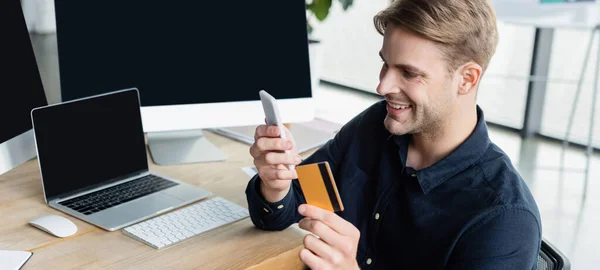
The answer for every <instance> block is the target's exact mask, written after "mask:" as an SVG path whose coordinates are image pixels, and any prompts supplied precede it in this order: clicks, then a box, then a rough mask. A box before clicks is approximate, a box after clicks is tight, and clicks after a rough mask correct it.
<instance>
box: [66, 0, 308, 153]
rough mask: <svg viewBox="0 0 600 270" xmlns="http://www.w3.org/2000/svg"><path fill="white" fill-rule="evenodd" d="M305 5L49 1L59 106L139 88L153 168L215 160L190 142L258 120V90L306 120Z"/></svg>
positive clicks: (288, 117) (292, 116) (300, 1)
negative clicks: (210, 131)
mask: <svg viewBox="0 0 600 270" xmlns="http://www.w3.org/2000/svg"><path fill="white" fill-rule="evenodd" d="M305 8H306V7H305V1H304V0H293V1H292V0H287V1H280V0H266V1H178V2H165V1H147V0H128V1H121V0H103V1H71V0H55V10H56V21H57V40H58V52H59V66H60V81H61V93H62V98H63V101H65V100H71V99H75V98H80V97H85V96H91V95H95V94H100V93H105V92H109V91H114V90H119V89H125V88H132V87H135V88H138V89H139V91H140V98H141V102H142V106H143V107H142V120H143V126H144V131H145V132H148V144H149V147H150V151H151V153H152V158H153V159H154V161H155V162H156V163H158V164H164V165H169V164H177V163H187V162H198V161H205V160H212V159H211V156H212V155H214V156H216V157H215V158H214V159H222V158H224V156H223V155H220V158H219V155H218V154H215V153H216V152H218V151H219V150H218V149H216V148H214V147H212V148H211V147H209V146H208V145H209V144H208V143H207V142H206V141H203V142H201V143H200V142H199V141H198V140H197V139H195V138H194V136H198V135H199V134H198V130H200V129H204V128H218V127H228V126H241V125H254V124H257V125H258V124H262V123H264V113H263V110H262V107H261V103H260V101H259V95H258V92H259V91H260V90H263V89H264V90H266V91H268V92H269V93H271V94H272V95H273V96H274V97H276V98H277V99H279V108H280V110H281V114H282V116H283V120H284V121H285V122H301V121H309V120H311V119H313V118H314V107H313V106H314V105H313V102H312V91H311V77H310V66H309V52H308V37H307V23H306V9H305ZM173 131H176V133H173ZM180 131H188V132H187V134H186V132H180ZM190 134H191V135H190ZM199 145H200V146H199ZM194 147H198V149H196V150H190V149H191V148H194ZM200 148H202V149H200ZM211 153H212V154H211ZM192 156H193V157H192Z"/></svg>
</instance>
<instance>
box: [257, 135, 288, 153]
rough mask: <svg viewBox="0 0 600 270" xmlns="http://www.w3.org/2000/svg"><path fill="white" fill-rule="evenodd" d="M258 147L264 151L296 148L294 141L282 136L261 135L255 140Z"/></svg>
mask: <svg viewBox="0 0 600 270" xmlns="http://www.w3.org/2000/svg"><path fill="white" fill-rule="evenodd" d="M254 145H256V148H257V149H258V150H260V151H262V152H267V151H286V150H292V149H293V148H294V143H292V141H290V140H286V139H281V138H269V137H260V138H258V139H257V140H256V141H254Z"/></svg>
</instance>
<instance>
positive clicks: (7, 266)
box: [0, 250, 32, 270]
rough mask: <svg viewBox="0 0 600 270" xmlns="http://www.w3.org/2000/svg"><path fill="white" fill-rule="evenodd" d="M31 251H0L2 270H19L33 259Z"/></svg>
mask: <svg viewBox="0 0 600 270" xmlns="http://www.w3.org/2000/svg"><path fill="white" fill-rule="evenodd" d="M31 254H32V253H31V252H29V251H12V250H0V262H2V263H0V270H18V269H21V267H23V265H24V264H25V263H26V262H27V260H29V257H31Z"/></svg>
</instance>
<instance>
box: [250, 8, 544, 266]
mask: <svg viewBox="0 0 600 270" xmlns="http://www.w3.org/2000/svg"><path fill="white" fill-rule="evenodd" d="M374 22H375V27H376V29H377V30H378V31H379V32H380V33H381V34H382V35H383V45H382V47H381V50H380V52H379V55H380V57H381V59H382V62H383V64H382V68H381V73H380V83H379V86H378V87H377V92H378V93H379V94H380V95H381V96H383V97H384V98H385V100H384V101H381V102H378V103H376V104H374V105H373V106H371V107H370V108H368V109H367V110H365V111H364V112H362V113H361V114H360V115H358V116H356V117H355V118H354V119H353V120H351V121H350V122H349V123H347V124H346V125H345V126H344V127H343V128H342V130H341V131H340V132H339V133H338V134H337V135H336V137H335V138H334V139H333V140H331V141H329V142H328V143H327V144H326V145H325V146H323V147H322V148H320V149H319V150H318V151H317V152H315V153H314V154H313V155H311V156H310V157H309V158H308V159H306V160H305V161H303V162H301V159H300V156H298V155H297V153H296V151H295V147H294V142H293V139H291V140H283V139H279V138H278V136H279V134H280V132H287V133H288V134H287V135H288V137H287V138H292V136H291V134H289V131H288V130H283V131H280V130H279V129H278V128H277V127H266V126H259V127H258V128H257V130H256V136H255V138H256V142H255V144H254V145H253V146H252V147H251V148H250V154H251V155H252V156H253V157H254V163H255V165H256V167H257V168H258V171H259V173H258V175H257V176H256V177H254V178H253V179H252V180H251V181H250V183H249V184H248V188H247V189H246V194H247V198H248V205H249V209H250V214H251V218H252V221H253V222H254V224H255V225H256V226H257V227H259V228H261V229H264V230H282V229H285V228H286V227H288V226H289V225H291V224H293V223H295V222H299V225H300V227H301V228H303V229H305V230H308V231H310V232H311V233H312V234H310V235H308V236H307V237H305V239H304V247H305V248H304V249H303V250H302V251H301V252H300V254H299V256H300V258H301V259H302V261H304V262H305V263H306V264H307V265H308V266H309V267H311V268H312V269H358V268H361V269H535V267H536V261H537V254H538V251H539V247H540V244H541V222H540V215H539V211H538V209H537V206H536V203H535V201H534V199H533V197H532V195H531V193H530V191H529V189H528V188H527V186H526V184H525V182H524V181H523V179H522V178H521V177H520V176H519V174H518V172H517V171H516V170H515V168H514V167H513V165H512V164H511V161H510V160H509V158H508V157H507V156H506V154H505V153H504V152H502V150H501V149H500V148H499V147H498V146H496V145H495V144H493V143H492V142H491V141H490V139H489V137H488V131H487V126H486V123H485V119H484V115H483V111H482V110H481V108H479V107H478V106H477V103H476V97H477V92H478V91H479V85H480V82H481V77H482V75H483V73H484V71H485V69H486V67H487V66H488V63H489V61H490V59H491V57H492V55H493V54H494V51H495V49H496V45H497V42H498V32H497V28H496V18H495V14H494V11H493V10H492V7H491V4H490V2H489V1H487V0H397V1H395V2H394V3H393V4H391V6H390V7H388V8H387V9H385V10H384V11H382V12H380V13H379V14H378V15H377V16H375V19H374ZM374 53H376V52H374ZM284 150H291V151H288V152H287V153H286V152H283V151H284ZM321 161H327V162H329V164H330V165H331V168H332V172H333V174H334V177H335V179H336V184H337V185H338V190H339V192H340V196H341V199H342V201H343V204H344V206H345V211H343V212H340V213H337V214H334V213H331V212H327V211H325V210H323V209H319V208H317V207H314V206H309V205H306V204H305V200H304V197H303V194H302V191H301V190H300V187H299V184H298V182H297V181H295V180H292V179H296V178H297V174H296V172H295V171H294V170H288V169H287V167H286V166H285V165H286V164H300V163H302V164H308V163H314V162H321Z"/></svg>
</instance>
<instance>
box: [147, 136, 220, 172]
mask: <svg viewBox="0 0 600 270" xmlns="http://www.w3.org/2000/svg"><path fill="white" fill-rule="evenodd" d="M148 148H149V149H150V155H151V156H152V160H154V163H156V164H158V165H161V166H169V165H181V164H188V163H201V162H213V161H223V160H226V159H227V155H226V154H225V153H224V152H223V151H221V150H220V149H219V148H218V147H216V146H215V145H214V144H212V143H211V142H210V141H209V140H208V139H207V138H206V137H205V136H204V134H203V133H202V130H182V131H165V132H148Z"/></svg>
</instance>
